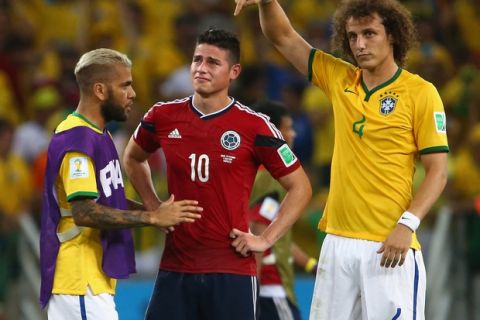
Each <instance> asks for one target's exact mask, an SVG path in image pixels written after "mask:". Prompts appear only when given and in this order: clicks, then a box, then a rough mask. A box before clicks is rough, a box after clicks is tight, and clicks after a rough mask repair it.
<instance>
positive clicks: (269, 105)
mask: <svg viewBox="0 0 480 320" xmlns="http://www.w3.org/2000/svg"><path fill="white" fill-rule="evenodd" d="M253 108H254V110H255V111H257V112H260V113H263V114H265V115H267V116H269V117H270V122H271V123H273V124H274V125H275V126H276V127H277V128H278V127H280V124H281V123H282V118H284V117H290V111H288V108H287V107H286V106H285V105H284V104H283V103H280V102H274V101H268V100H266V101H261V102H259V103H257V104H255V105H254V107H253Z"/></svg>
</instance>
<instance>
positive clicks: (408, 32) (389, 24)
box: [332, 0, 417, 66]
mask: <svg viewBox="0 0 480 320" xmlns="http://www.w3.org/2000/svg"><path fill="white" fill-rule="evenodd" d="M374 13H377V14H378V15H379V17H380V18H381V19H382V21H383V22H382V23H383V25H384V26H385V31H386V33H387V34H389V35H391V36H392V37H393V41H394V42H393V57H394V59H395V62H396V63H397V64H398V65H399V66H403V65H404V64H405V60H406V56H407V52H408V50H410V49H411V48H412V47H413V46H415V45H416V44H417V33H416V31H415V26H414V23H413V20H412V16H411V14H410V12H409V11H408V10H407V9H406V8H405V7H404V6H403V5H401V4H400V3H399V2H398V1H396V0H344V1H342V4H341V5H340V7H339V8H338V9H337V11H336V12H335V15H334V17H333V37H332V49H333V50H334V51H338V52H339V53H340V54H341V55H342V56H343V58H345V59H347V60H349V61H351V62H353V63H356V62H355V57H354V55H353V53H352V50H351V49H350V44H349V41H348V36H347V32H346V30H345V28H346V23H347V20H348V19H350V18H355V19H358V18H363V17H368V16H371V15H372V14H374Z"/></svg>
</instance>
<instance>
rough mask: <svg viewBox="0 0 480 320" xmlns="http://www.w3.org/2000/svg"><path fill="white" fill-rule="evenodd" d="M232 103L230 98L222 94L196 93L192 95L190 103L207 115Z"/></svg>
mask: <svg viewBox="0 0 480 320" xmlns="http://www.w3.org/2000/svg"><path fill="white" fill-rule="evenodd" d="M231 103H232V98H230V97H229V96H228V95H224V96H221V97H219V96H202V95H200V94H198V93H195V94H194V95H193V99H192V104H193V106H194V107H195V108H196V109H197V110H198V111H200V112H201V113H203V114H205V115H207V114H211V113H215V112H217V111H220V110H222V109H224V108H225V107H227V106H228V105H229V104H231Z"/></svg>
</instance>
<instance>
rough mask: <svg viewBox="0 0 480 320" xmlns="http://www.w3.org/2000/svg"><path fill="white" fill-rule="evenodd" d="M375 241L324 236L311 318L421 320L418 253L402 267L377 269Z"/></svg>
mask: <svg viewBox="0 0 480 320" xmlns="http://www.w3.org/2000/svg"><path fill="white" fill-rule="evenodd" d="M381 245H382V244H381V243H380V242H374V241H366V240H358V239H351V238H345V237H339V236H335V235H330V234H329V235H327V237H326V238H325V240H324V242H323V245H322V249H321V252H320V258H319V261H318V269H317V277H316V280H315V288H314V290H313V298H312V306H311V309H310V320H326V319H329V320H357V319H362V320H390V319H392V320H400V319H409V320H412V319H413V320H424V319H425V289H426V274H425V265H424V263H423V257H422V253H421V252H420V251H418V250H417V251H415V250H412V249H410V250H409V251H408V254H407V257H406V259H405V262H404V264H403V265H402V266H401V267H399V266H397V267H395V268H385V267H381V266H380V260H381V257H382V255H381V254H378V253H377V252H376V251H377V250H378V249H380V247H381Z"/></svg>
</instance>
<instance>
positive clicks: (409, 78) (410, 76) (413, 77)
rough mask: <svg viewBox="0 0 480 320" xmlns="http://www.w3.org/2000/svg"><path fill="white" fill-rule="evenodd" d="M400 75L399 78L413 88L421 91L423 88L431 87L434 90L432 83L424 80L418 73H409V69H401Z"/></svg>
mask: <svg viewBox="0 0 480 320" xmlns="http://www.w3.org/2000/svg"><path fill="white" fill-rule="evenodd" d="M401 77H402V78H401V79H402V82H403V83H404V84H405V85H406V86H408V87H410V88H415V90H421V91H423V90H429V91H430V90H432V89H433V90H435V91H436V88H435V86H434V85H433V83H431V82H429V81H427V80H425V79H424V78H422V77H421V76H419V75H418V74H415V73H411V72H410V71H407V70H405V69H403V70H402V73H401Z"/></svg>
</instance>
